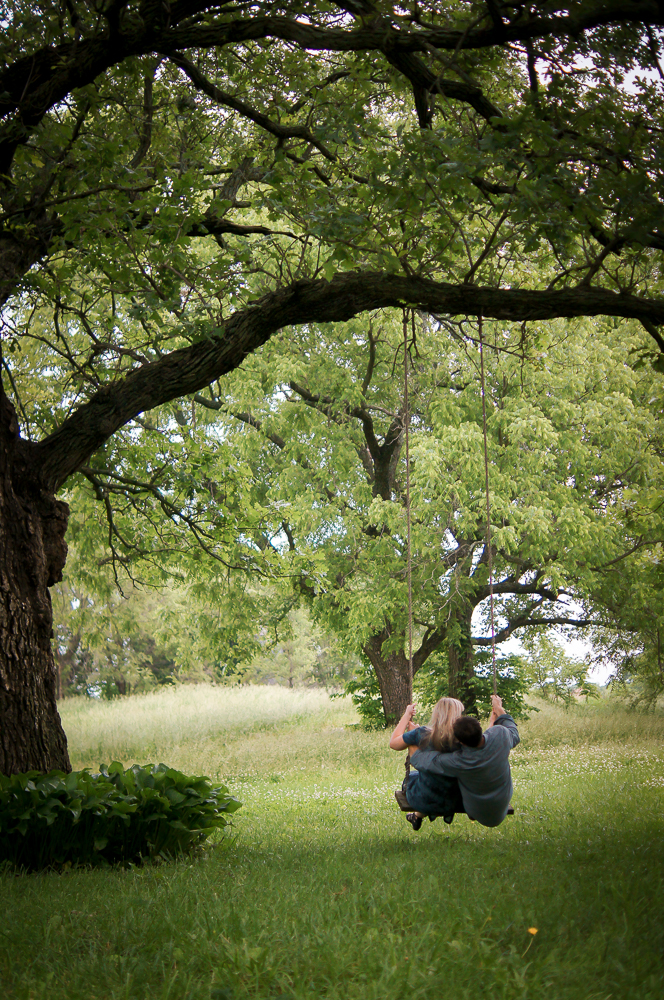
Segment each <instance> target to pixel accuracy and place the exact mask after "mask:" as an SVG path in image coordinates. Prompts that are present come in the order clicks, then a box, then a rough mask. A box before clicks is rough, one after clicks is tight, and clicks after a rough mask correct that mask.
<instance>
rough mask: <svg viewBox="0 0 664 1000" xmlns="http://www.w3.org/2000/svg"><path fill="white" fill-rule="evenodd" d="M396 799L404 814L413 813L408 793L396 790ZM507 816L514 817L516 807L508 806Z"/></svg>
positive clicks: (463, 810)
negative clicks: (407, 796)
mask: <svg viewBox="0 0 664 1000" xmlns="http://www.w3.org/2000/svg"><path fill="white" fill-rule="evenodd" d="M394 797H395V799H396V800H397V804H398V806H399V809H401V812H403V813H409V812H413V807H412V806H410V805H408V799H407V798H406V793H405V792H403V791H402V790H401V789H400V788H397V789H396V790H395V792H394ZM454 811H455V812H458V813H462V812H465V811H466V810H465V809H455V810H454ZM507 815H508V816H513V815H514V806H508V807H507Z"/></svg>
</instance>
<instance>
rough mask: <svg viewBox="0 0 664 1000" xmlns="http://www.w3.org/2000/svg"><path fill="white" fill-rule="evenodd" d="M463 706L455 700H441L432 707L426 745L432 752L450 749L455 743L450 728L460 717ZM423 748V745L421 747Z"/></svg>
mask: <svg viewBox="0 0 664 1000" xmlns="http://www.w3.org/2000/svg"><path fill="white" fill-rule="evenodd" d="M463 711H464V709H463V705H462V704H461V702H460V701H459V700H458V699H457V698H441V699H440V700H439V701H437V702H436V704H435V705H434V706H433V712H432V713H431V721H430V723H429V725H428V726H427V729H428V730H429V735H428V738H427V740H426V745H427V746H429V747H431V748H432V749H433V750H442V749H443V748H444V747H445V748H448V747H452V746H454V744H455V743H456V742H457V740H456V739H455V737H454V732H453V731H452V727H453V725H454V723H455V722H456V720H457V719H458V718H459V716H460V715H463ZM422 746H423V745H422Z"/></svg>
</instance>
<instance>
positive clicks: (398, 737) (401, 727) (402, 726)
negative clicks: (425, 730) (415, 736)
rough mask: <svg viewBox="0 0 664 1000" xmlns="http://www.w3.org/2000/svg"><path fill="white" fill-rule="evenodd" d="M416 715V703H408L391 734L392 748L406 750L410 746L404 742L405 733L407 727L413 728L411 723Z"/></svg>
mask: <svg viewBox="0 0 664 1000" xmlns="http://www.w3.org/2000/svg"><path fill="white" fill-rule="evenodd" d="M414 715H415V705H406V711H405V712H404V713H403V715H402V716H401V718H400V719H399V721H398V722H397V724H396V726H395V727H394V732H393V733H392V735H391V736H390V750H405V749H406V747H407V746H408V744H407V743H404V740H403V734H404V733H405V732H406V730H407V729H410V728H411V723H412V720H413V716H414Z"/></svg>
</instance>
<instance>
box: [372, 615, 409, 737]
mask: <svg viewBox="0 0 664 1000" xmlns="http://www.w3.org/2000/svg"><path fill="white" fill-rule="evenodd" d="M389 637H390V630H389V628H385V629H383V631H382V632H378V633H377V634H376V635H373V636H372V637H371V639H370V640H369V642H367V643H366V644H365V646H364V652H365V654H366V656H367V657H368V659H369V662H370V663H371V666H372V667H373V668H374V670H375V671H376V677H377V678H378V686H379V688H380V696H381V698H382V701H383V712H384V713H385V722H386V724H387V725H388V726H394V725H396V723H397V722H398V721H399V719H400V718H401V716H402V715H403V713H404V710H405V708H406V705H407V704H408V702H409V699H410V698H411V696H412V692H411V690H410V685H409V682H408V657H407V656H406V655H405V654H404V653H403V651H402V650H399V651H398V652H395V653H383V643H384V642H385V641H386V639H388V638H389Z"/></svg>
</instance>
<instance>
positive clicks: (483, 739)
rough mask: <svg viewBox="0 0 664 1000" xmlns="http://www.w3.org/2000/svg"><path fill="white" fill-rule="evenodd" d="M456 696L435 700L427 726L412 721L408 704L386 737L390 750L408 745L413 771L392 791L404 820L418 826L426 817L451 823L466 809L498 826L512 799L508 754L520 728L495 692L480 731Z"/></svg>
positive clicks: (487, 823)
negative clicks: (489, 711) (401, 786)
mask: <svg viewBox="0 0 664 1000" xmlns="http://www.w3.org/2000/svg"><path fill="white" fill-rule="evenodd" d="M463 711H464V708H463V705H462V704H461V702H460V701H457V699H456V698H441V699H440V701H438V702H436V704H435V706H434V709H433V713H432V715H431V721H430V723H429V725H428V726H418V725H417V724H416V723H414V722H413V716H414V714H415V705H408V706H407V708H406V711H405V712H404V714H403V715H402V717H401V719H400V720H399V722H398V723H397V725H396V728H395V730H394V732H393V733H392V736H391V738H390V748H391V749H392V750H405V749H406V747H407V748H408V753H409V755H410V763H411V764H412V765H413V767H415V768H416V769H417V774H411V775H410V776H407V778H406V780H405V781H404V784H403V788H402V790H401V792H398V791H397V792H395V795H396V799H397V802H398V803H399V806H400V807H401V808H402V809H404V810H405V809H406V808H407V809H410V810H411V811H410V812H409V813H408V814H407V816H406V819H407V820H408V822H409V823H410V824H411V826H412V827H413V829H414V830H419V828H420V827H421V826H422V820H423V819H424V817H425V816H428V817H429V819H430V820H431V821H432V822H433V820H434V819H435V818H436V816H442V817H443V819H444V820H445V822H446V823H451V822H452V820H453V819H454V814H455V813H457V812H465V813H467V815H468V817H469V818H470V819H473V820H477V822H478V823H481V824H482V826H498V825H499V824H500V823H502V821H503V820H504V819H505V817H506V816H507V813H508V810H509V805H510V799H511V798H512V775H511V772H510V764H509V755H510V750H512V749H513V748H514V747H515V746H516V745H517V743H518V742H519V731H518V729H517V728H516V723H515V722H514V719H513V718H512V716H511V715H508V713H507V712H505V710H504V709H503V703H502V701H501V699H500V698H499V697H498V695H493V696H492V698H491V715H490V717H489V723H488V726H487V728H486V730H485V731H484V732H482V727H481V726H480V724H479V722H478V721H477V719H474V718H473V717H472V716H470V715H464V714H463Z"/></svg>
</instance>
